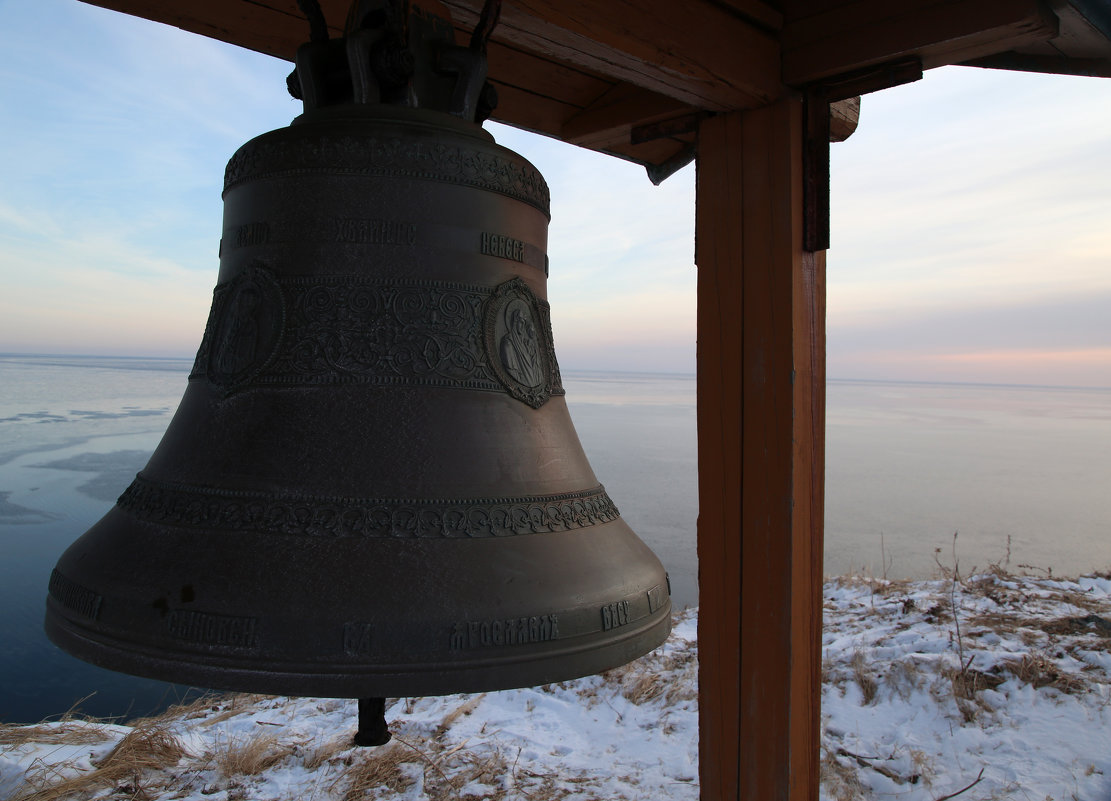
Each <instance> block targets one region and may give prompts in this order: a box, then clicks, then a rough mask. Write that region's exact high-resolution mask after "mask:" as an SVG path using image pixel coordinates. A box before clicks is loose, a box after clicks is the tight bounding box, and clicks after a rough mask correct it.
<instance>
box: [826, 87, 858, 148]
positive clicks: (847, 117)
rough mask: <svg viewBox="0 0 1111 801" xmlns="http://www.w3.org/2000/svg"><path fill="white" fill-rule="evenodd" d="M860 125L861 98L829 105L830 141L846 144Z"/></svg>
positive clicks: (848, 99) (851, 98) (852, 98)
mask: <svg viewBox="0 0 1111 801" xmlns="http://www.w3.org/2000/svg"><path fill="white" fill-rule="evenodd" d="M859 124H860V96H859V95H857V96H856V97H850V98H847V99H845V100H838V101H837V102H835V103H830V104H829V141H831V142H844V141H845V140H846V139H848V138H849V137H850V136H852V135H853V133H854V132H855V131H856V126H857V125H859Z"/></svg>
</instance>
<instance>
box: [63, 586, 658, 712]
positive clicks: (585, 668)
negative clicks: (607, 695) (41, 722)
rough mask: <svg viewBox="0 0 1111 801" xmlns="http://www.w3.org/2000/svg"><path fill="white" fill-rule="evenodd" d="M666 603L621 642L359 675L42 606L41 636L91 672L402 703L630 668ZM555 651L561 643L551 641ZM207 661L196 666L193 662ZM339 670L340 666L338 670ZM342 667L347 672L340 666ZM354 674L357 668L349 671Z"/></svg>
mask: <svg viewBox="0 0 1111 801" xmlns="http://www.w3.org/2000/svg"><path fill="white" fill-rule="evenodd" d="M671 608H672V607H671V599H670V598H668V599H667V601H666V602H665V603H664V604H663V605H661V606H660V608H659V609H657V610H655V611H654V612H653V613H652V614H651V615H649V616H647V617H645V618H642V619H641V620H640V621H637V622H636V624H634V625H630V626H629V627H628V630H623V631H622V632H621V633H620V634H619V635H616V636H615V635H612V634H608V633H607V634H606V636H605V637H604V638H602V639H603V641H602V642H601V643H599V642H598V640H599V639H600V637H599V636H598V635H588V636H585V637H576V638H574V640H576V641H577V642H573V641H572V640H571V639H568V640H564V641H562V643H563V647H561V648H545V649H544V650H543V651H542V652H537V651H532V652H529V653H527V654H518V655H513V654H505V653H500V652H499V653H497V654H489V655H486V654H484V655H483V658H481V659H470V660H465V661H458V662H450V663H445V662H437V663H426V664H415V665H385V666H375V665H364V666H362V667H363V669H362V670H361V671H357V670H354V669H350V670H336V669H332V670H328V669H327V666H324V665H313V666H295V665H291V666H289V667H290V668H294V667H302V668H303V669H301V670H295V669H286V670H273V669H270V670H265V669H259V668H250V667H243V666H242V665H231V664H225V665H220V664H219V662H220V661H227V662H230V661H233V660H228V659H227V657H216V656H213V655H212V654H188V653H167V652H165V651H157V652H156V651H154V650H153V649H148V648H145V647H136V645H135V644H134V643H127V644H126V646H124V645H121V644H120V643H119V641H118V640H116V638H114V637H106V636H104V635H103V634H102V633H99V632H97V633H95V634H94V633H93V632H91V631H89V630H88V629H85V628H84V627H83V626H81V625H80V624H79V623H77V622H76V621H74V620H72V619H70V618H68V617H67V616H66V615H64V614H63V613H61V612H57V611H56V610H55V608H54V606H53V604H51V603H49V602H48V604H47V610H46V619H45V620H44V623H43V628H44V630H45V632H46V636H47V637H48V638H49V639H50V641H51V642H52V643H54V644H55V645H56V646H58V647H59V648H61V649H62V650H63V651H65V652H66V653H68V654H70V655H71V656H74V657H76V658H78V659H81V660H83V661H86V662H89V663H91V664H93V665H96V666H97V667H102V668H105V669H108V670H115V671H118V672H121V673H127V674H129V675H133V676H139V677H142V678H148V679H155V680H158V681H166V682H170V683H173V684H184V685H188V686H191V687H198V688H204V689H213V690H222V691H230V692H247V693H263V694H266V695H286V696H301V697H312V698H408V697H422V696H426V695H453V694H455V693H476V692H490V691H493V690H510V689H517V688H521V687H536V686H540V685H544V684H552V683H555V682H561V681H570V680H572V679H577V678H582V677H584V676H591V675H595V674H598V673H602V672H604V671H606V670H611V669H613V668H616V667H620V666H621V665H624V664H627V663H629V662H632V661H633V660H634V659H638V658H639V657H641V656H644V655H646V654H648V653H650V652H651V651H653V650H654V649H656V648H658V647H659V646H660V645H662V644H663V643H664V641H665V640H666V639H667V637H668V634H669V633H670V632H671ZM553 642H555V643H557V644H558V643H560V642H561V641H559V640H556V641H553ZM198 657H199V658H201V659H203V660H205V661H203V662H198V661H194V660H195V659H197V658H198ZM337 667H340V666H337ZM342 667H346V666H342ZM351 667H352V668H354V667H355V666H354V665H353V666H351Z"/></svg>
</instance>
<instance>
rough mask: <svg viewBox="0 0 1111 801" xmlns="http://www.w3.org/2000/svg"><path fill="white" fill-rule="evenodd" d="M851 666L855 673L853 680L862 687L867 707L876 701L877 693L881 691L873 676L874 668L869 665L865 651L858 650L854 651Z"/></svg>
mask: <svg viewBox="0 0 1111 801" xmlns="http://www.w3.org/2000/svg"><path fill="white" fill-rule="evenodd" d="M849 666H850V667H851V668H852V671H853V679H855V680H856V683H857V685H858V686H859V687H860V692H861V694H862V695H863V696H864V701H863V703H864V705H865V706H867V705H868V704H870V703H872V702H873V701H875V700H876V693H877V692H878V691H879V683H878V682H877V681H876V678H875V676H874V675H872V666H871V665H869V664H868V660H867V659H866V657H865V656H864V651H863V650H861V649H859V648H858V649H857V650H855V651H853V656H852V659H851V660H850V661H849Z"/></svg>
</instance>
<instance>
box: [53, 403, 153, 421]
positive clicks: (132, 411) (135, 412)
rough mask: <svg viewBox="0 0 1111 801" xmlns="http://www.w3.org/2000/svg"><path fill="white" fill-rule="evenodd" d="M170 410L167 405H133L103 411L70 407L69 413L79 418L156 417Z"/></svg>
mask: <svg viewBox="0 0 1111 801" xmlns="http://www.w3.org/2000/svg"><path fill="white" fill-rule="evenodd" d="M169 411H170V408H169V407H168V406H163V407H162V408H160V409H138V408H135V407H126V406H125V407H124V409H123V411H120V412H105V411H85V410H82V409H71V410H70V412H69V413H70V414H71V415H72V416H74V417H77V418H80V419H81V420H121V419H123V418H125V417H158V416H160V415H164V414H166V413H167V412H169Z"/></svg>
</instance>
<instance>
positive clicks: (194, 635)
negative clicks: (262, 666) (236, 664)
mask: <svg viewBox="0 0 1111 801" xmlns="http://www.w3.org/2000/svg"><path fill="white" fill-rule="evenodd" d="M166 630H167V632H168V633H169V635H170V636H171V637H174V638H175V639H178V640H184V641H185V642H194V643H201V644H204V645H226V646H229V647H233V648H257V647H258V619H257V618H253V617H233V616H231V615H215V614H207V613H205V612H184V611H181V610H176V611H174V612H171V613H170V615H169V617H168V618H167V620H166Z"/></svg>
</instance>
